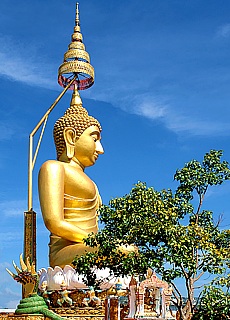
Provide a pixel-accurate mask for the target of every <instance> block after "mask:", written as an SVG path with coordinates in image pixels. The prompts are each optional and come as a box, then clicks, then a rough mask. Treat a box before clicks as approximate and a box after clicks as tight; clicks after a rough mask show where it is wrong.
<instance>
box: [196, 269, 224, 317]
mask: <svg viewBox="0 0 230 320" xmlns="http://www.w3.org/2000/svg"><path fill="white" fill-rule="evenodd" d="M229 290H230V274H229V273H228V274H226V275H225V276H224V277H219V278H217V279H215V280H213V281H212V283H211V284H210V285H209V286H206V287H205V289H204V290H203V291H202V293H201V297H200V299H199V301H198V304H197V308H196V309H197V310H196V312H195V314H194V316H193V318H192V319H193V320H225V319H230V291H229Z"/></svg>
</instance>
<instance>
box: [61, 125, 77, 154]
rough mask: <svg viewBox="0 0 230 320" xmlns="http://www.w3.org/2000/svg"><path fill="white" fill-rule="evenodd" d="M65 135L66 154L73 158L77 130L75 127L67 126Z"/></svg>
mask: <svg viewBox="0 0 230 320" xmlns="http://www.w3.org/2000/svg"><path fill="white" fill-rule="evenodd" d="M63 135H64V139H65V144H66V155H67V157H68V158H69V159H72V158H73V156H74V149H75V142H76V131H75V129H74V128H70V127H67V128H65V129H64V132H63Z"/></svg>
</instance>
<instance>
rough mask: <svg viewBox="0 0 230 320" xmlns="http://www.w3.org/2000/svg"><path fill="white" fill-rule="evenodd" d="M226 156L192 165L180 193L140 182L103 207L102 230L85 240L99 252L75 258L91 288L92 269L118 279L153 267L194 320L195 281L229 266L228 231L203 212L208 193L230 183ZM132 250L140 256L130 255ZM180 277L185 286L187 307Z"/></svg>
mask: <svg viewBox="0 0 230 320" xmlns="http://www.w3.org/2000/svg"><path fill="white" fill-rule="evenodd" d="M221 156H222V151H215V150H211V151H210V152H209V153H207V154H205V156H204V159H203V161H202V162H201V163H200V162H198V161H196V160H192V161H190V162H188V163H187V164H186V165H185V167H184V168H183V169H181V170H177V171H176V174H175V176H174V178H175V180H176V181H178V182H179V186H178V187H177V189H176V191H175V192H172V190H170V189H168V190H162V191H156V190H154V189H153V188H149V187H147V186H146V184H145V183H142V182H139V183H137V184H136V185H135V186H134V188H132V190H131V191H130V193H129V194H126V195H125V196H124V197H121V198H115V199H112V200H111V201H110V202H109V205H108V206H102V208H101V209H100V222H101V223H102V224H103V225H104V227H103V229H102V230H101V231H99V232H98V233H97V234H91V235H90V236H89V237H88V238H87V239H85V243H86V244H87V245H88V246H91V247H94V248H95V252H94V253H92V252H91V253H89V252H88V253H86V254H85V255H84V256H81V257H76V259H75V260H74V265H75V267H76V270H77V271H78V272H80V273H84V274H86V275H88V278H89V284H92V282H93V281H94V277H93V276H92V271H91V270H92V269H91V268H92V266H96V267H97V268H99V269H101V268H105V267H109V268H110V269H111V271H112V272H113V273H114V274H115V275H117V276H118V275H128V274H129V275H130V274H139V275H143V274H145V273H146V271H147V269H148V268H149V267H150V268H152V269H154V270H155V272H157V273H158V274H159V275H161V276H162V279H163V280H165V281H167V282H168V283H170V284H171V285H172V287H173V295H174V298H175V299H174V301H175V305H176V306H177V308H178V311H179V313H180V317H181V319H184V320H185V319H189V317H190V316H191V314H193V313H194V291H195V289H196V282H197V281H198V280H199V279H200V278H201V277H202V276H203V275H204V274H205V273H211V274H220V273H222V272H224V271H225V266H226V263H227V261H229V230H224V231H221V230H220V228H219V222H217V223H215V222H214V219H213V213H212V212H211V211H208V210H202V204H203V201H204V197H205V194H206V193H207V190H208V188H209V187H211V186H214V185H220V184H222V183H223V182H224V181H225V180H229V179H230V169H229V164H228V162H226V161H221ZM195 204H196V206H195ZM130 246H131V247H132V248H133V249H134V248H138V251H137V250H131V251H129V250H128V249H129V248H130ZM125 248H126V250H125ZM178 278H182V279H184V282H185V287H186V291H187V303H186V304H185V305H184V302H183V298H182V294H181V292H180V290H179V289H178V287H177V285H176V282H175V280H176V279H178Z"/></svg>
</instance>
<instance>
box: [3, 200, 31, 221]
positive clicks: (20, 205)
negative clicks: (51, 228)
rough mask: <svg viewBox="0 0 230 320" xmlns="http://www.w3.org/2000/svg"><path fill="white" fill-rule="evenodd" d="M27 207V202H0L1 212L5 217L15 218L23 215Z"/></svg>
mask: <svg viewBox="0 0 230 320" xmlns="http://www.w3.org/2000/svg"><path fill="white" fill-rule="evenodd" d="M26 208H27V206H26V200H11V201H2V202H0V211H1V213H2V214H3V215H4V216H8V217H14V216H20V215H22V214H23V212H24V211H25V209H26Z"/></svg>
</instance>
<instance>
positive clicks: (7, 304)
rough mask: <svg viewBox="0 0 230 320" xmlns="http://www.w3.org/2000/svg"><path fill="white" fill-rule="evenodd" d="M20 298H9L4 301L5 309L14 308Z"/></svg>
mask: <svg viewBox="0 0 230 320" xmlns="http://www.w3.org/2000/svg"><path fill="white" fill-rule="evenodd" d="M19 302H20V299H18V300H10V301H8V302H7V303H6V308H7V309H16V308H17V306H18V305H19Z"/></svg>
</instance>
